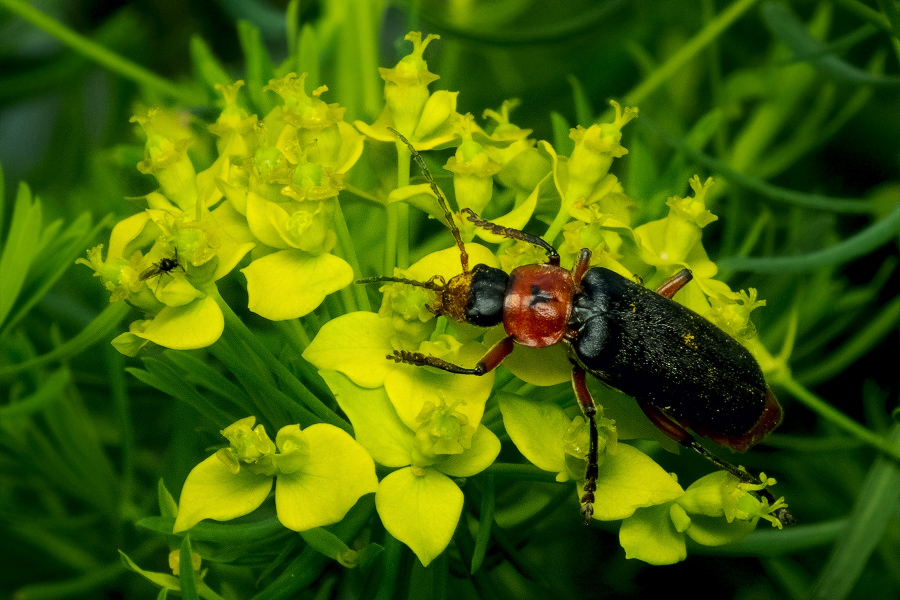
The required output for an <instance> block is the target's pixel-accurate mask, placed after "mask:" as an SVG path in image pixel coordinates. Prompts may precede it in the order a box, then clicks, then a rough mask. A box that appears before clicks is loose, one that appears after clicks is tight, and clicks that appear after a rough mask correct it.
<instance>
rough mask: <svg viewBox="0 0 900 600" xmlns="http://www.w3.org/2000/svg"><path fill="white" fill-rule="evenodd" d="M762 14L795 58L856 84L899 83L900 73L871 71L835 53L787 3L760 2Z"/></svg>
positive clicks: (881, 84) (835, 77) (887, 84)
mask: <svg viewBox="0 0 900 600" xmlns="http://www.w3.org/2000/svg"><path fill="white" fill-rule="evenodd" d="M762 16H763V20H765V22H766V26H767V27H768V28H769V31H771V32H772V35H774V36H775V37H776V38H778V40H779V41H780V42H781V43H783V44H784V45H785V46H787V47H788V48H790V49H791V51H793V53H794V56H795V58H796V59H797V60H802V61H805V62H809V63H810V64H811V65H813V66H814V67H815V68H816V69H818V70H819V71H821V72H823V73H825V74H827V75H830V76H831V77H833V78H834V79H836V80H838V81H842V82H846V83H853V84H857V85H880V86H897V85H900V77H896V76H879V75H872V74H871V73H869V72H868V71H864V70H862V69H860V68H858V67H855V66H853V65H851V64H849V63H847V62H845V61H843V60H841V59H840V58H838V57H837V56H835V54H834V53H833V52H831V51H830V50H829V49H828V47H827V45H826V44H824V43H823V42H821V41H819V40H817V39H816V38H814V37H813V36H812V35H811V34H810V33H809V31H808V30H807V29H806V26H805V25H804V24H803V23H802V22H801V21H800V20H799V19H798V18H797V15H795V14H794V12H793V11H791V9H790V8H788V6H787V5H785V4H783V3H781V2H766V3H764V4H763V6H762Z"/></svg>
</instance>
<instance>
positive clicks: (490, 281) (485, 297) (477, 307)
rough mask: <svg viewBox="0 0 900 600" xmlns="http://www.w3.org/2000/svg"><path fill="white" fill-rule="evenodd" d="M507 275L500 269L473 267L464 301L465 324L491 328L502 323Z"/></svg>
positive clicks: (484, 266)
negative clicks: (466, 297)
mask: <svg viewBox="0 0 900 600" xmlns="http://www.w3.org/2000/svg"><path fill="white" fill-rule="evenodd" d="M508 282H509V275H507V274H506V272H505V271H503V270H501V269H495V268H493V267H489V266H487V265H481V264H479V265H475V268H474V269H472V283H471V286H470V287H469V294H468V299H467V301H466V318H465V320H466V322H468V323H471V324H472V325H477V326H479V327H492V326H494V325H497V324H498V323H500V322H502V321H503V299H504V298H505V297H506V286H507V283H508Z"/></svg>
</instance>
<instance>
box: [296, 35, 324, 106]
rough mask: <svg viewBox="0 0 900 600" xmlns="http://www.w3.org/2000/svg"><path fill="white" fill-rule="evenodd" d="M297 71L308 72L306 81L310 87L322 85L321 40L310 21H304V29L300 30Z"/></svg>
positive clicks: (312, 88)
mask: <svg viewBox="0 0 900 600" xmlns="http://www.w3.org/2000/svg"><path fill="white" fill-rule="evenodd" d="M297 71H298V72H300V73H306V74H307V77H306V83H307V84H308V85H309V89H311V90H314V89H316V88H317V87H319V86H320V85H322V78H321V76H320V75H319V42H318V39H317V38H316V30H315V29H313V27H312V25H310V24H309V23H304V24H303V29H301V30H300V44H299V47H298V55H297Z"/></svg>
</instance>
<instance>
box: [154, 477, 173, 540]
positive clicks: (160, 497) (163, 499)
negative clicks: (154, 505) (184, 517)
mask: <svg viewBox="0 0 900 600" xmlns="http://www.w3.org/2000/svg"><path fill="white" fill-rule="evenodd" d="M156 501H157V502H158V503H159V514H160V515H161V516H163V517H165V518H172V519H174V518H175V516H176V515H177V514H178V503H177V502H175V498H173V497H172V494H171V493H170V492H169V490H168V488H166V484H165V482H163V480H162V479H160V480H159V483H157V484H156ZM169 531H172V530H171V528H170V529H169Z"/></svg>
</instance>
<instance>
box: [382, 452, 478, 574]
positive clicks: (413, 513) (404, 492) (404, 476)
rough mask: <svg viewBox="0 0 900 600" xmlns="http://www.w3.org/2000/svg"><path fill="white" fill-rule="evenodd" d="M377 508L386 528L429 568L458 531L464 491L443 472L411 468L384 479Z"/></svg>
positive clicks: (395, 472)
mask: <svg viewBox="0 0 900 600" xmlns="http://www.w3.org/2000/svg"><path fill="white" fill-rule="evenodd" d="M375 507H376V509H377V510H378V515H379V516H380V517H381V521H382V523H384V527H385V529H387V530H388V531H389V532H390V534H391V535H392V536H394V537H395V538H397V539H398V540H400V541H401V542H403V543H404V544H406V545H407V546H409V547H410V549H411V550H412V551H413V552H414V553H415V555H416V556H418V557H419V560H420V561H422V564H423V565H424V566H426V567H427V566H428V565H429V564H431V561H433V560H434V559H435V558H437V556H438V555H439V554H440V553H441V552H443V551H444V549H445V548H446V547H447V545H448V544H449V543H450V539H451V538H452V537H453V532H454V531H456V525H457V524H458V523H459V517H460V515H461V514H462V507H463V493H462V491H461V490H460V489H459V487H457V485H456V484H455V483H453V481H451V480H450V479H449V478H448V477H447V476H446V475H444V474H443V473H439V472H438V471H436V470H434V469H423V470H422V475H415V474H414V473H413V469H412V468H411V467H409V468H405V469H400V470H399V471H394V472H393V473H391V474H390V475H388V476H387V477H385V478H384V479H383V480H382V481H381V485H380V486H378V492H377V493H376V494H375Z"/></svg>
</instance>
